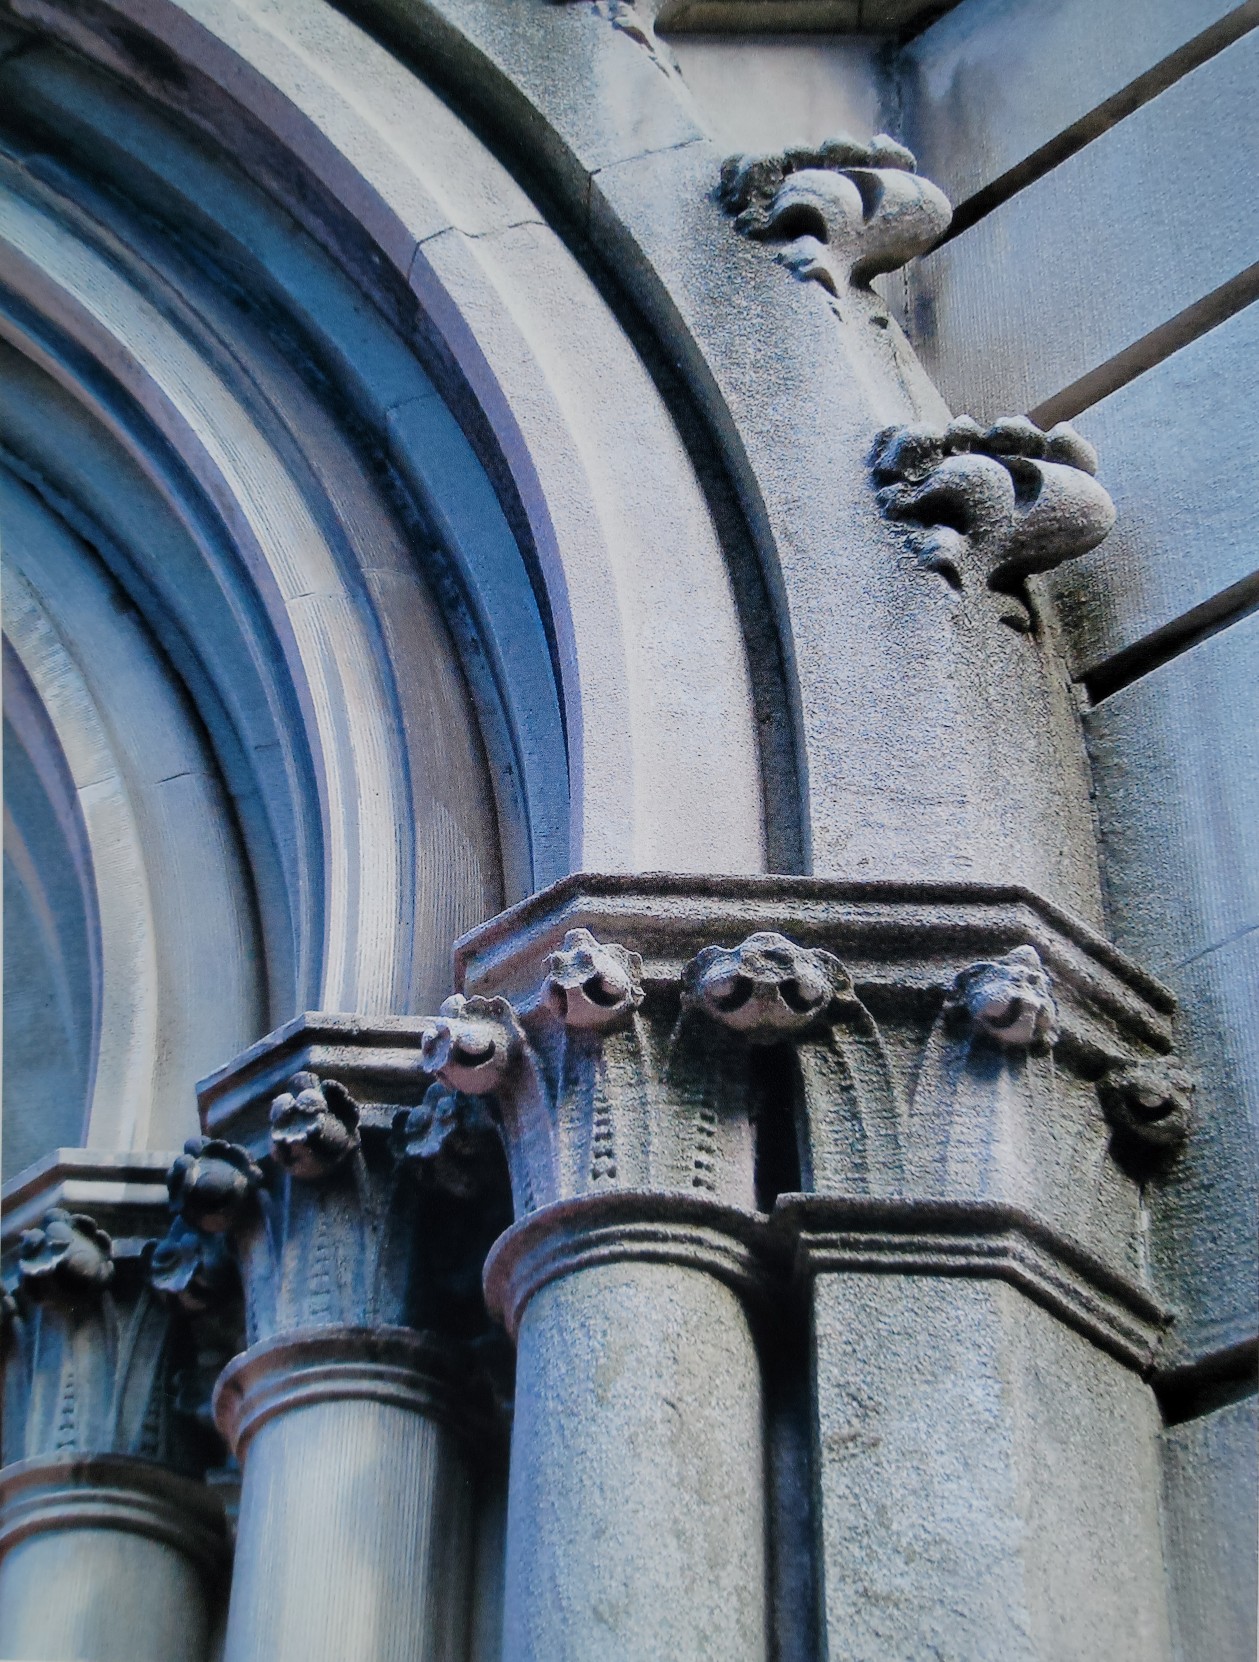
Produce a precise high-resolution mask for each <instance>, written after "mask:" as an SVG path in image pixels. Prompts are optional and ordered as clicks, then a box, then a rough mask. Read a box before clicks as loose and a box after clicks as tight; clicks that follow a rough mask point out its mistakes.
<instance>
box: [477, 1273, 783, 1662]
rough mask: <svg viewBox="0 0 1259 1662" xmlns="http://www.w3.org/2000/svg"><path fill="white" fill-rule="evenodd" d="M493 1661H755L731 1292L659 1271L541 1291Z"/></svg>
mask: <svg viewBox="0 0 1259 1662" xmlns="http://www.w3.org/2000/svg"><path fill="white" fill-rule="evenodd" d="M516 1382H517V1383H516V1418H515V1424H514V1428H513V1432H512V1467H511V1489H510V1496H509V1501H508V1525H507V1593H506V1608H505V1613H504V1629H503V1631H504V1651H503V1655H504V1658H505V1662H627V1659H628V1658H634V1659H638V1658H647V1657H669V1658H670V1659H671V1662H700V1659H701V1658H703V1659H709V1658H714V1657H721V1658H723V1659H725V1662H760V1659H763V1658H765V1657H766V1656H767V1654H768V1638H767V1617H766V1563H765V1527H766V1525H765V1490H764V1481H765V1473H764V1449H763V1440H764V1431H763V1426H762V1421H761V1387H760V1376H759V1367H758V1363H757V1358H756V1352H755V1348H754V1346H753V1343H752V1336H751V1333H750V1331H749V1328H748V1323H747V1318H746V1316H745V1314H744V1312H743V1309H742V1306H741V1304H740V1302H739V1299H738V1298H737V1297H736V1295H735V1294H734V1293H733V1292H731V1291H730V1289H729V1288H727V1287H726V1286H724V1285H723V1284H722V1283H721V1282H719V1281H717V1280H715V1279H713V1278H712V1277H711V1276H708V1275H706V1274H703V1273H702V1272H697V1271H695V1270H690V1269H686V1268H682V1267H679V1266H676V1265H671V1264H658V1263H657V1264H634V1263H621V1264H613V1265H605V1266H596V1267H593V1268H589V1269H584V1270H580V1271H578V1272H576V1273H575V1274H571V1275H567V1276H565V1277H563V1278H562V1279H561V1280H559V1281H553V1282H551V1283H550V1284H549V1285H547V1286H544V1287H543V1288H542V1289H541V1290H540V1291H539V1292H537V1293H535V1294H534V1296H533V1298H532V1299H531V1300H530V1301H529V1304H528V1305H527V1306H526V1309H525V1313H524V1318H523V1321H522V1324H521V1330H520V1335H519V1341H518V1351H517V1365H516Z"/></svg>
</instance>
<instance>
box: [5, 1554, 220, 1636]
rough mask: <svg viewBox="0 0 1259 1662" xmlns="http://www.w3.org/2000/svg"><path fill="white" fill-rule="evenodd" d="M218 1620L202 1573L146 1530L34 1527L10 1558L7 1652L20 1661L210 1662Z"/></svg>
mask: <svg viewBox="0 0 1259 1662" xmlns="http://www.w3.org/2000/svg"><path fill="white" fill-rule="evenodd" d="M209 1625H210V1622H209V1612H208V1609H207V1604H206V1595H205V1589H204V1587H203V1585H202V1580H201V1576H200V1574H199V1573H198V1571H197V1570H196V1569H195V1567H194V1566H193V1565H192V1564H190V1563H189V1562H188V1560H187V1559H186V1558H185V1557H184V1556H183V1554H182V1553H180V1552H177V1551H176V1550H175V1549H174V1548H173V1547H169V1546H165V1545H163V1544H162V1543H161V1542H160V1541H149V1540H146V1539H145V1538H144V1536H143V1535H135V1534H130V1533H123V1532H120V1531H118V1530H112V1529H70V1530H65V1531H61V1532H58V1533H56V1534H41V1535H33V1536H30V1537H29V1538H28V1539H27V1540H25V1541H22V1542H19V1544H18V1545H17V1546H16V1547H13V1548H12V1549H11V1550H10V1551H9V1552H7V1553H6V1554H5V1556H4V1560H3V1562H2V1563H0V1655H3V1656H5V1657H11V1658H13V1662H28V1659H29V1662H204V1659H205V1656H206V1650H207V1644H208V1633H209Z"/></svg>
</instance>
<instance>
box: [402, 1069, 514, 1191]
mask: <svg viewBox="0 0 1259 1662" xmlns="http://www.w3.org/2000/svg"><path fill="white" fill-rule="evenodd" d="M393 1128H394V1146H395V1149H396V1151H397V1154H398V1157H399V1159H401V1160H403V1161H404V1162H406V1163H407V1164H408V1165H411V1166H413V1167H414V1168H415V1169H416V1171H417V1172H418V1173H419V1174H421V1175H428V1176H431V1178H432V1180H433V1182H435V1183H436V1184H437V1186H438V1188H440V1189H444V1190H445V1192H446V1193H447V1194H449V1195H454V1196H456V1197H457V1198H462V1199H469V1198H471V1197H472V1196H473V1195H476V1194H478V1193H479V1192H480V1191H481V1190H482V1188H484V1186H485V1184H486V1181H487V1171H488V1168H489V1161H488V1160H487V1154H489V1153H490V1152H491V1151H492V1150H493V1149H494V1148H495V1147H496V1146H497V1144H498V1127H497V1126H496V1125H495V1123H494V1120H493V1117H492V1116H491V1114H490V1112H489V1109H488V1108H487V1107H486V1105H485V1102H484V1100H483V1099H482V1098H481V1097H476V1096H465V1095H464V1094H463V1093H462V1092H461V1091H452V1090H449V1089H448V1088H447V1087H446V1086H445V1085H441V1084H437V1085H430V1086H429V1088H428V1090H427V1091H426V1092H425V1094H424V1100H423V1102H421V1103H420V1105H419V1107H418V1108H404V1109H401V1110H400V1111H399V1112H398V1114H397V1115H396V1116H395V1118H394V1127H393Z"/></svg>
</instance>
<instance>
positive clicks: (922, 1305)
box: [426, 876, 1190, 1662]
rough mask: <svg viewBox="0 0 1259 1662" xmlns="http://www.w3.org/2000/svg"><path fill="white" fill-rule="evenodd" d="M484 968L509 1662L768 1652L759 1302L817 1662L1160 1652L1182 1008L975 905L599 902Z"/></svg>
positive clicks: (792, 897) (663, 889)
mask: <svg viewBox="0 0 1259 1662" xmlns="http://www.w3.org/2000/svg"><path fill="white" fill-rule="evenodd" d="M611 939H615V940H616V941H618V942H620V943H623V944H621V945H617V946H611V945H608V944H606V943H607V942H608V941H609V940H611ZM713 942H722V943H726V944H723V945H713V944H705V943H713ZM738 943H741V944H738ZM457 962H458V965H459V974H460V981H461V985H462V987H463V993H462V994H460V995H457V996H456V997H455V998H454V999H452V1000H449V1001H447V1004H446V1005H445V1006H444V1007H443V1010H442V1013H441V1014H440V1016H439V1017H438V1018H436V1019H435V1020H434V1022H433V1024H432V1028H431V1032H430V1035H429V1037H428V1039H427V1041H426V1060H427V1064H428V1065H429V1066H430V1067H431V1068H432V1069H433V1070H434V1072H436V1073H437V1074H438V1075H439V1076H440V1077H442V1078H443V1079H445V1080H446V1081H447V1083H448V1084H450V1085H452V1086H453V1087H457V1088H458V1089H460V1090H462V1091H465V1092H481V1093H485V1094H486V1096H487V1100H489V1101H490V1102H492V1104H493V1107H494V1112H495V1113H496V1114H497V1115H498V1117H499V1118H500V1120H501V1124H502V1127H503V1133H504V1138H505V1142H506V1145H507V1148H508V1152H509V1158H510V1163H511V1169H512V1181H513V1193H514V1199H515V1209H516V1217H517V1222H516V1224H515V1225H514V1226H513V1228H512V1229H511V1230H510V1231H509V1232H508V1233H507V1234H506V1235H505V1236H504V1238H503V1239H502V1240H501V1241H499V1242H498V1243H497V1244H496V1245H495V1247H494V1249H493V1251H492V1252H491V1254H490V1257H489V1260H488V1261H487V1265H486V1290H487V1296H488V1298H489V1301H490V1304H491V1306H492V1307H493V1308H494V1309H496V1310H497V1311H498V1312H499V1313H500V1314H501V1315H502V1317H503V1319H504V1321H505V1322H506V1323H507V1325H508V1327H509V1329H510V1330H511V1331H512V1332H513V1333H515V1334H516V1336H517V1342H518V1346H519V1352H518V1376H517V1378H518V1392H517V1415H516V1423H515V1428H514V1433H513V1458H512V1472H511V1491H510V1501H509V1520H508V1549H507V1591H506V1616H505V1645H506V1649H505V1655H506V1656H507V1657H508V1658H510V1659H511V1662H525V1659H529V1662H532V1659H535V1658H537V1659H541V1658H547V1659H548V1662H549V1659H551V1658H569V1657H571V1658H574V1659H576V1658H579V1657H580V1658H583V1659H584V1658H589V1657H595V1658H599V1657H607V1658H612V1657H624V1656H639V1655H655V1654H667V1655H670V1656H677V1657H692V1656H693V1657H699V1656H703V1655H716V1654H720V1655H723V1656H736V1657H744V1656H756V1655H761V1654H764V1648H765V1646H766V1639H765V1633H766V1615H765V1604H766V1598H767V1595H766V1576H765V1565H764V1558H763V1546H762V1539H763V1530H764V1521H763V1520H764V1517H765V1510H766V1485H765V1477H764V1470H763V1467H764V1463H765V1458H766V1457H765V1454H764V1452H763V1446H762V1438H761V1432H760V1423H761V1401H760V1379H759V1372H758V1368H757V1364H756V1350H755V1345H754V1342H753V1333H754V1331H755V1330H756V1320H757V1318H756V1315H755V1311H756V1308H757V1303H758V1300H759V1299H760V1298H762V1297H764V1296H765V1295H766V1294H768V1296H769V1297H770V1298H771V1299H772V1300H773V1303H774V1304H775V1306H776V1307H779V1308H786V1307H789V1306H790V1305H791V1303H792V1300H793V1298H796V1297H802V1298H803V1300H805V1301H807V1305H808V1308H809V1311H810V1315H811V1345H812V1388H813V1397H812V1408H811V1415H812V1438H813V1468H814V1470H813V1479H814V1481H813V1485H812V1489H813V1494H814V1496H815V1506H816V1516H815V1518H814V1520H813V1527H814V1529H815V1531H816V1561H817V1573H818V1580H819V1583H820V1589H819V1590H820V1605H821V1616H820V1621H821V1636H820V1639H821V1646H822V1654H824V1655H828V1656H832V1657H835V1658H839V1657H844V1658H845V1659H860V1662H866V1659H869V1662H876V1659H877V1662H886V1658H887V1657H889V1656H895V1657H897V1658H902V1657H904V1658H912V1659H914V1662H917V1659H919V1658H922V1659H924V1662H926V1659H927V1658H930V1657H934V1656H940V1655H948V1656H958V1657H966V1658H967V1659H968V1662H976V1659H981V1658H982V1659H986V1658H993V1659H994V1662H995V1659H996V1658H1020V1659H1022V1658H1026V1659H1029V1662H1030V1659H1032V1658H1036V1659H1038V1662H1051V1659H1054V1662H1056V1659H1057V1658H1059V1657H1061V1656H1063V1655H1067V1654H1070V1655H1092V1654H1094V1652H1095V1651H1098V1649H1099V1643H1100V1648H1101V1649H1104V1650H1105V1652H1106V1654H1107V1655H1114V1656H1117V1657H1124V1658H1129V1657H1131V1658H1133V1662H1135V1659H1136V1657H1137V1656H1138V1655H1140V1656H1143V1657H1155V1658H1165V1657H1166V1656H1167V1647H1168V1630H1167V1618H1166V1611H1165V1608H1164V1606H1163V1602H1162V1599H1161V1594H1160V1591H1159V1589H1160V1588H1161V1585H1162V1578H1161V1576H1160V1574H1159V1572H1158V1555H1159V1536H1158V1470H1157V1431H1158V1415H1157V1410H1156V1405H1155V1401H1154V1398H1153V1395H1152V1393H1151V1391H1150V1388H1149V1385H1148V1383H1147V1377H1148V1373H1149V1370H1150V1368H1151V1366H1152V1365H1153V1363H1154V1359H1155V1357H1156V1354H1157V1351H1158V1349H1159V1346H1160V1345H1161V1343H1162V1341H1163V1337H1164V1335H1165V1333H1166V1331H1167V1326H1168V1323H1169V1322H1170V1319H1171V1316H1170V1312H1168V1311H1166V1310H1164V1309H1162V1308H1161V1307H1160V1306H1159V1304H1158V1302H1157V1300H1156V1299H1155V1297H1154V1296H1153V1294H1152V1292H1151V1290H1150V1287H1149V1284H1148V1280H1147V1276H1146V1272H1145V1259H1144V1251H1143V1227H1144V1226H1143V1217H1144V1213H1143V1191H1144V1188H1145V1187H1146V1186H1147V1185H1148V1184H1149V1183H1151V1182H1155V1181H1158V1180H1160V1177H1161V1175H1162V1174H1163V1173H1164V1172H1165V1171H1166V1169H1167V1163H1168V1162H1169V1161H1174V1159H1175V1157H1176V1150H1177V1147H1178V1146H1179V1142H1180V1140H1181V1139H1183V1137H1184V1136H1185V1135H1186V1133H1187V1129H1188V1123H1189V1113H1188V1105H1189V1090H1190V1087H1189V1082H1188V1081H1187V1079H1186V1078H1185V1076H1184V1075H1183V1074H1182V1073H1181V1072H1180V1070H1179V1069H1178V1068H1177V1066H1176V1065H1175V1062H1174V1060H1173V1059H1172V1057H1171V1055H1170V1050H1171V1029H1170V1017H1171V1013H1172V1005H1171V1000H1170V998H1169V997H1168V995H1167V994H1166V992H1165V990H1164V989H1162V988H1161V987H1160V986H1159V985H1158V984H1157V983H1156V982H1154V981H1152V980H1151V979H1150V978H1149V977H1148V976H1146V975H1144V974H1143V973H1142V972H1141V971H1140V970H1139V969H1138V968H1137V967H1136V966H1135V965H1132V964H1131V963H1129V962H1128V961H1127V960H1125V959H1124V958H1123V957H1122V956H1121V955H1120V954H1119V953H1117V952H1116V951H1115V950H1114V949H1113V948H1112V947H1110V946H1109V945H1108V944H1107V943H1106V942H1105V941H1104V940H1103V939H1101V938H1100V937H1099V936H1097V935H1096V934H1095V933H1093V932H1092V931H1091V930H1090V929H1088V928H1087V927H1086V926H1084V925H1081V924H1079V923H1076V922H1074V921H1072V920H1071V919H1069V918H1067V917H1066V916H1065V915H1064V914H1062V913H1061V912H1060V911H1058V910H1056V909H1054V908H1050V907H1045V906H1042V905H1041V904H1040V903H1039V902H1037V901H1036V900H1035V899H1034V898H1033V897H1031V896H1029V895H1027V894H1025V893H1023V892H1021V891H1018V890H1013V889H1008V888H996V887H986V886H982V885H978V884H975V885H958V886H957V887H956V888H955V889H944V888H942V887H940V886H939V885H930V886H928V885H922V886H916V885H912V884H868V885H853V884H844V883H839V882H834V881H827V880H822V879H803V878H799V879H793V878H781V877H776V878H765V879H757V878H750V879H737V880H736V879H728V880H727V879H702V878H666V877H658V878H638V877H634V878H631V877H623V878H622V877H607V878H599V877H588V876H583V877H574V878H571V879H567V880H565V881H564V882H563V883H560V884H558V885H556V886H555V887H554V888H553V889H551V890H549V891H547V892H546V893H544V894H541V895H538V896H535V897H533V899H531V900H529V901H527V902H525V903H523V904H522V905H521V906H519V907H517V908H515V909H514V910H513V911H512V912H509V913H507V914H505V915H504V916H503V917H502V918H499V919H496V920H493V921H492V922H491V923H489V924H487V925H486V926H485V927H484V928H482V929H480V930H477V931H475V932H474V933H473V934H472V935H470V936H469V937H467V938H466V939H465V940H464V941H463V942H462V943H460V946H459V947H458V949H457ZM793 1286H794V1288H795V1289H798V1292H795V1291H793ZM782 1585H784V1586H785V1585H787V1583H786V1582H783V1583H782ZM771 1617H772V1620H773V1622H774V1623H775V1624H781V1622H782V1619H783V1612H782V1611H778V1610H775V1611H773V1612H771ZM780 1631H782V1629H781V1626H780ZM1099 1635H1100V1636H1103V1640H1104V1642H1100V1641H1099V1640H1098V1637H1097V1636H1099Z"/></svg>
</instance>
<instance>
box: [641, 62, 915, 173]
mask: <svg viewBox="0 0 1259 1662" xmlns="http://www.w3.org/2000/svg"><path fill="white" fill-rule="evenodd" d="M881 45H882V42H880V41H877V40H871V39H869V38H867V37H864V36H857V37H855V38H853V37H851V36H850V37H848V38H845V37H844V36H842V35H840V36H834V35H831V36H827V35H797V36H796V37H794V38H792V37H790V36H781V35H780V36H777V37H775V36H770V37H769V38H766V37H765V36H764V35H701V34H684V35H676V36H673V37H671V38H670V40H669V49H670V50H671V51H672V53H673V56H674V58H675V60H676V62H677V64H678V67H679V69H680V70H681V72H682V79H683V81H684V82H685V83H686V85H687V87H688V88H689V89H690V92H691V96H692V97H693V98H694V100H695V103H696V105H697V107H698V109H699V112H700V116H701V118H702V119H703V121H704V124H705V126H706V127H707V128H708V129H709V131H710V133H711V134H712V137H713V139H714V140H715V141H716V142H717V143H718V144H720V145H723V146H725V147H726V148H727V149H729V150H731V151H735V150H753V151H755V150H764V151H773V150H781V149H782V148H783V146H784V145H787V144H820V143H821V142H822V140H823V139H828V138H831V137H833V136H834V135H835V134H836V133H851V134H852V135H853V136H854V137H855V138H862V139H865V138H869V137H870V136H871V134H873V133H877V132H881V131H883V130H884V129H885V128H886V126H887V117H886V116H885V114H884V110H883V100H882V97H881V95H880V94H881V81H880V74H879V68H878V62H877V54H878V52H879V50H880V47H881ZM928 177H931V175H928Z"/></svg>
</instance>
